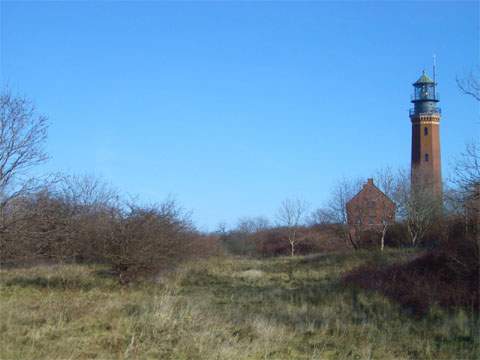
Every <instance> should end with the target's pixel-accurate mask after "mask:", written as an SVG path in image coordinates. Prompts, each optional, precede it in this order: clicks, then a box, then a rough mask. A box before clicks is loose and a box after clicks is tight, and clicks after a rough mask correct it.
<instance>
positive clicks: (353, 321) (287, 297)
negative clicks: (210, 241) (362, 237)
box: [0, 250, 479, 359]
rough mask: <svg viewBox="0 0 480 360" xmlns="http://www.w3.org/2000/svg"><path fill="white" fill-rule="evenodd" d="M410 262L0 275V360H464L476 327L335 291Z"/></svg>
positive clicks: (464, 314)
mask: <svg viewBox="0 0 480 360" xmlns="http://www.w3.org/2000/svg"><path fill="white" fill-rule="evenodd" d="M418 255H419V254H418V252H416V251H413V250H407V251H406V250H387V251H385V252H384V253H383V254H380V253H378V252H366V251H357V252H349V253H334V254H322V255H310V256H296V257H277V258H271V259H262V260H258V259H248V258H239V257H221V256H220V257H213V258H209V259H206V260H203V261H197V262H195V263H185V264H183V265H182V266H180V267H179V268H178V269H177V270H176V271H174V272H173V271H172V272H169V273H165V274H162V275H160V276H157V277H156V278H154V279H150V280H144V281H140V282H135V283H132V284H129V285H128V286H125V285H121V284H119V282H118V279H116V278H115V277H113V276H112V274H111V272H110V270H109V269H108V268H106V267H102V266H101V265H78V264H75V265H68V264H64V265H58V264H57V265H38V266H35V267H29V268H11V269H2V270H0V312H1V313H0V315H1V318H2V322H1V325H0V334H1V336H0V358H1V359H27V358H28V359H47V358H48V359H87V358H88V359H90V358H98V359H130V358H131V359H135V358H142V359H145V358H155V359H293V358H294V359H474V358H477V356H478V353H479V343H478V336H477V335H476V334H477V332H478V316H477V315H475V314H474V312H473V311H472V312H471V311H469V309H456V310H451V311H447V310H444V309H443V308H440V307H436V306H433V307H431V308H430V309H429V311H428V313H426V314H424V315H422V316H420V317H419V316H416V315H415V313H413V312H412V311H411V310H410V309H408V308H405V307H402V306H401V305H399V304H398V303H395V302H393V301H392V300H390V299H389V298H387V297H385V296H383V295H382V294H381V293H378V292H375V291H370V290H364V289H361V288H356V287H353V286H350V285H347V284H345V282H344V281H342V278H343V276H344V274H346V273H348V272H349V271H350V270H352V269H355V268H358V267H359V266H362V265H368V264H370V265H372V264H376V265H378V266H384V265H388V264H391V263H402V262H406V261H408V260H410V259H412V258H414V257H417V256H418Z"/></svg>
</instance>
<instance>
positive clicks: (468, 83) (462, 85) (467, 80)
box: [456, 67, 480, 101]
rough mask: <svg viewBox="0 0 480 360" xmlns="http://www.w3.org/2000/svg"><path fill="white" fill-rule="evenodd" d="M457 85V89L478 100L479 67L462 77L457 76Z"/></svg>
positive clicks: (479, 98)
mask: <svg viewBox="0 0 480 360" xmlns="http://www.w3.org/2000/svg"><path fill="white" fill-rule="evenodd" d="M456 80H457V85H458V87H459V89H460V90H461V91H462V92H463V93H464V94H466V95H469V96H471V97H473V98H474V99H475V100H477V101H480V67H477V68H476V69H475V70H473V71H471V72H470V73H469V74H468V75H467V76H465V77H464V78H458V77H457V79H456Z"/></svg>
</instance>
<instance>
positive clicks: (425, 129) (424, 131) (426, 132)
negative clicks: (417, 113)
mask: <svg viewBox="0 0 480 360" xmlns="http://www.w3.org/2000/svg"><path fill="white" fill-rule="evenodd" d="M423 135H425V136H427V135H428V128H427V127H424V128H423Z"/></svg>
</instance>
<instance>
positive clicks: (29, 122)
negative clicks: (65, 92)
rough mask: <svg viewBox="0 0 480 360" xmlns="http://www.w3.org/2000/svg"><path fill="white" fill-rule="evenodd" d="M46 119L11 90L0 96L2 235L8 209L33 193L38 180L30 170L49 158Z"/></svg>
mask: <svg viewBox="0 0 480 360" xmlns="http://www.w3.org/2000/svg"><path fill="white" fill-rule="evenodd" d="M47 127H48V126H47V118H46V117H45V116H43V115H41V114H38V113H37V111H36V109H35V107H34V105H33V104H32V103H31V102H30V101H29V100H28V99H26V98H24V97H19V96H14V95H12V93H11V92H10V91H8V90H3V91H2V93H1V94H0V217H1V219H0V221H1V223H0V232H2V231H5V229H6V223H5V210H6V207H7V205H8V204H9V203H10V202H11V201H12V200H14V199H16V198H19V197H21V196H23V195H25V194H26V193H27V192H28V191H30V190H32V189H33V188H34V187H35V185H37V183H36V181H35V180H34V179H33V178H29V177H28V174H27V173H28V170H30V169H31V168H32V167H34V166H36V165H39V164H41V163H43V162H44V161H45V160H46V159H47V155H46V153H45V151H44V144H45V140H46V138H47Z"/></svg>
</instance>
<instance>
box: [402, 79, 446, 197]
mask: <svg viewBox="0 0 480 360" xmlns="http://www.w3.org/2000/svg"><path fill="white" fill-rule="evenodd" d="M436 87H437V83H436V82H435V76H434V79H431V78H430V77H429V76H428V75H427V74H426V72H425V71H423V73H422V75H421V76H420V78H419V79H418V80H417V81H416V82H414V83H413V95H412V103H413V108H412V109H410V120H411V123H412V163H411V176H412V188H413V189H430V190H431V191H432V195H435V196H439V197H440V196H441V194H442V173H441V158H440V118H441V110H440V108H439V107H438V102H439V99H438V94H437V90H436Z"/></svg>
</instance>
